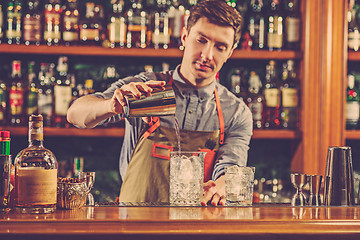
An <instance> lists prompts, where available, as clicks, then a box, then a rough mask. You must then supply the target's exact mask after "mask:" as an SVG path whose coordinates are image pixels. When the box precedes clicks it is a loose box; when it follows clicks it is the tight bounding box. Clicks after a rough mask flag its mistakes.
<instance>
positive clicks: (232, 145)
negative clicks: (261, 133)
mask: <svg viewBox="0 0 360 240" xmlns="http://www.w3.org/2000/svg"><path fill="white" fill-rule="evenodd" d="M223 112H224V115H225V114H228V116H224V118H225V119H228V122H227V123H226V122H225V125H226V130H225V141H224V144H223V145H221V146H220V147H219V149H218V154H217V158H216V162H215V165H214V170H213V175H212V179H213V180H216V179H217V178H219V177H220V176H221V175H223V174H224V172H225V168H226V167H228V166H232V165H239V166H246V164H247V158H248V150H249V143H250V139H251V136H252V134H253V119H252V113H251V111H250V109H249V108H248V107H247V106H246V105H245V104H244V103H243V102H240V103H238V108H237V110H236V111H235V112H233V114H231V112H229V111H227V109H226V104H223ZM229 114H230V116H229Z"/></svg>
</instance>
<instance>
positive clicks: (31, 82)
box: [26, 61, 39, 116]
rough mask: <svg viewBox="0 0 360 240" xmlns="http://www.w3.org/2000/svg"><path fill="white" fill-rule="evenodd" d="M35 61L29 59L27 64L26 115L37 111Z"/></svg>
mask: <svg viewBox="0 0 360 240" xmlns="http://www.w3.org/2000/svg"><path fill="white" fill-rule="evenodd" d="M34 67H35V62H34V61H31V62H30V63H29V65H28V84H27V89H26V100H27V101H26V103H27V104H26V109H27V110H26V113H27V116H31V115H32V114H35V113H37V111H38V109H37V108H38V103H37V101H38V92H39V90H38V87H37V84H36V82H35V78H36V74H35V71H34Z"/></svg>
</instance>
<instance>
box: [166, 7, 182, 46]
mask: <svg viewBox="0 0 360 240" xmlns="http://www.w3.org/2000/svg"><path fill="white" fill-rule="evenodd" d="M184 14H185V7H184V4H182V2H181V1H180V0H173V1H172V5H171V6H170V7H169V10H168V15H169V29H170V47H171V48H180V46H181V45H182V43H181V29H182V27H183V23H182V20H183V17H184Z"/></svg>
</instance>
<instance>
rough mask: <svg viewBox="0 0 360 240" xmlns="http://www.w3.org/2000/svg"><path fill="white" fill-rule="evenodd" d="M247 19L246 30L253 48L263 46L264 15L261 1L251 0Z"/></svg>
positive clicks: (262, 47) (261, 47)
mask: <svg viewBox="0 0 360 240" xmlns="http://www.w3.org/2000/svg"><path fill="white" fill-rule="evenodd" d="M250 6H251V8H250V12H249V20H248V31H249V35H250V37H251V40H252V47H251V48H253V49H264V47H265V17H264V13H263V6H264V4H263V1H262V0H251V3H250Z"/></svg>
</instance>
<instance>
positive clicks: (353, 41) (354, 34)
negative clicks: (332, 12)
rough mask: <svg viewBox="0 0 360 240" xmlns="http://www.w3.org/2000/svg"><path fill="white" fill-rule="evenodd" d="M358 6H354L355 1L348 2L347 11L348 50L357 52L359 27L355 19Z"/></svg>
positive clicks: (359, 37)
mask: <svg viewBox="0 0 360 240" xmlns="http://www.w3.org/2000/svg"><path fill="white" fill-rule="evenodd" d="M359 7H360V5H359V4H355V0H350V1H349V10H348V12H347V21H348V49H349V50H352V51H358V50H359V47H360V25H359V22H358V20H359V19H357V12H358V11H359Z"/></svg>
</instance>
